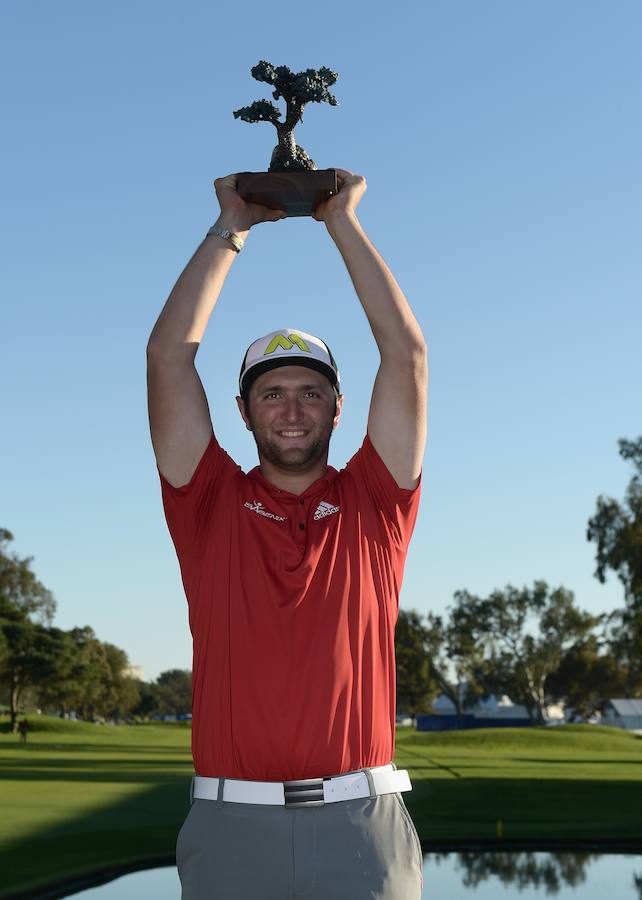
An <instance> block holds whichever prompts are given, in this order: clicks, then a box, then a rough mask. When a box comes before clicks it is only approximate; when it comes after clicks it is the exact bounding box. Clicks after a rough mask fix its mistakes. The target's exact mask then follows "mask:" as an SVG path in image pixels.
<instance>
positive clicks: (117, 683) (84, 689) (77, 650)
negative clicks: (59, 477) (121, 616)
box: [0, 528, 192, 732]
mask: <svg viewBox="0 0 642 900" xmlns="http://www.w3.org/2000/svg"><path fill="white" fill-rule="evenodd" d="M11 541H13V535H12V534H11V532H10V531H8V530H7V529H6V528H0V704H2V705H4V706H6V707H7V708H8V710H9V717H10V729H11V731H12V732H15V731H16V729H17V718H18V714H19V712H20V710H21V709H34V708H37V709H41V710H43V711H46V712H51V713H53V714H55V715H60V716H66V715H68V714H69V713H70V712H72V711H73V712H74V713H75V714H76V716H77V717H79V718H81V719H86V720H88V721H94V720H96V719H109V720H114V721H116V722H118V721H121V720H123V719H127V718H132V717H134V718H135V717H140V718H149V717H150V716H154V715H172V714H173V715H180V714H187V713H189V712H190V711H191V703H192V696H191V691H192V676H191V673H190V672H187V671H184V670H182V669H172V670H169V671H167V672H162V673H161V674H160V675H159V677H158V678H157V679H156V681H155V682H149V683H148V682H144V681H141V680H139V679H136V678H133V677H131V676H130V675H128V674H127V671H128V668H129V659H128V657H127V653H126V652H125V651H124V650H122V649H121V648H120V647H116V646H115V645H114V644H110V643H108V642H105V641H100V640H99V639H98V638H97V637H96V634H95V633H94V631H93V629H92V628H90V627H89V625H85V626H84V627H82V628H72V629H70V630H69V631H64V630H63V629H61V628H56V627H54V626H53V625H52V622H53V617H54V613H55V611H56V601H55V600H54V598H53V595H52V593H51V591H49V590H47V588H45V587H44V586H43V585H42V584H41V583H40V582H39V581H38V579H37V578H36V576H35V574H34V572H33V571H32V569H31V562H32V558H31V557H28V558H22V559H21V558H20V557H18V556H17V555H16V554H15V553H13V552H12V551H11V550H10V548H9V544H10V542H11Z"/></svg>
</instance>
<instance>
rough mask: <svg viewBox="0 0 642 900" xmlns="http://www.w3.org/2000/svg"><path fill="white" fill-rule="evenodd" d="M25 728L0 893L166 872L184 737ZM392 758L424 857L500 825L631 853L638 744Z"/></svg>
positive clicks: (186, 778) (149, 731)
mask: <svg viewBox="0 0 642 900" xmlns="http://www.w3.org/2000/svg"><path fill="white" fill-rule="evenodd" d="M2 721H3V720H2V719H0V723H1V722H2ZM29 721H30V724H33V727H32V730H31V732H30V734H29V739H28V743H27V744H26V745H22V744H20V743H19V740H18V736H17V735H11V734H9V733H8V730H7V726H6V719H5V720H4V722H5V724H4V726H3V725H2V724H0V778H1V779H2V782H3V783H2V785H1V786H0V792H1V796H2V813H3V814H2V816H0V872H1V873H2V885H3V890H4V891H6V892H8V891H10V890H14V891H15V890H17V889H18V888H19V887H20V888H22V887H27V886H36V885H43V884H49V883H51V882H53V881H56V880H57V879H60V878H63V877H68V876H73V875H78V874H81V873H86V872H91V871H92V870H96V869H99V868H102V867H105V866H108V865H117V864H128V863H133V862H136V861H140V860H150V861H151V860H159V859H162V858H165V859H166V860H168V861H169V860H171V858H172V857H173V854H174V849H175V844H176V836H177V833H178V830H179V828H180V826H181V823H182V821H183V819H184V818H185V815H186V814H187V810H188V791H189V782H190V777H191V774H192V771H193V769H192V761H191V754H190V738H191V731H190V728H189V725H187V724H183V723H177V724H173V723H171V724H170V723H166V724H162V725H155V724H149V725H139V726H97V725H89V724H86V723H80V722H64V721H61V720H60V719H54V718H49V717H46V716H42V717H38V718H36V717H33V716H32V717H29ZM396 749H397V753H396V756H395V762H396V764H397V766H398V767H399V768H406V769H408V770H409V772H410V778H411V780H412V783H413V790H412V791H411V792H409V793H406V794H404V800H405V801H406V804H407V806H408V808H409V810H410V813H411V815H412V817H413V819H414V821H415V824H416V825H417V830H418V832H419V834H420V836H421V838H422V841H423V842H424V844H425V846H426V848H428V847H429V846H430V844H431V843H436V842H438V841H447V840H452V841H457V840H460V841H463V840H469V841H470V840H481V841H483V840H488V839H494V838H496V835H497V822H498V821H501V823H502V831H503V839H504V840H505V841H506V842H507V844H508V843H509V842H510V841H511V840H517V839H521V840H531V841H533V842H537V841H550V840H554V839H559V840H566V841H569V840H577V841H582V840H589V839H593V840H597V841H608V840H609V839H610V840H613V839H620V840H629V841H630V840H636V839H637V840H641V839H642V816H641V815H640V809H642V739H640V738H638V737H636V736H634V735H630V734H626V733H625V732H623V731H621V730H619V729H613V728H598V727H594V726H564V727H561V728H554V729H549V728H531V729H501V730H500V729H487V730H486V729H485V730H476V731H464V732H448V733H445V734H428V733H418V732H415V731H414V730H413V729H411V728H398V729H397V748H396Z"/></svg>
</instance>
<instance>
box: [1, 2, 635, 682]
mask: <svg viewBox="0 0 642 900" xmlns="http://www.w3.org/2000/svg"><path fill="white" fill-rule="evenodd" d="M363 9H364V8H363V7H361V6H360V5H357V4H354V5H351V4H339V3H335V2H329V3H324V4H322V5H316V4H315V5H311V4H309V5H307V6H301V7H296V8H294V7H289V6H278V8H277V7H276V6H274V5H271V4H257V3H252V2H250V3H248V4H244V5H243V7H239V6H238V5H233V4H229V5H223V6H221V5H220V4H206V3H200V2H192V3H190V2H187V3H184V4H182V5H180V6H179V4H170V3H166V2H155V3H151V2H128V3H124V2H114V3H110V4H97V3H91V2H89V3H87V2H65V0H62V2H60V3H58V4H56V5H53V4H50V3H48V2H32V3H30V4H13V5H11V7H10V6H9V5H8V4H5V5H4V6H3V8H2V11H1V12H0V34H1V35H2V37H1V38H0V41H1V51H2V52H1V53H0V75H1V76H2V77H1V78H0V84H1V85H2V87H0V91H1V95H2V109H3V115H2V119H3V138H2V141H1V142H0V184H1V187H0V191H1V194H0V207H1V211H0V254H1V256H2V265H1V270H0V271H1V275H0V291H1V306H2V311H1V319H0V322H1V325H0V366H1V372H0V375H1V377H2V384H3V403H2V406H3V416H2V425H3V437H2V442H1V444H0V446H1V448H2V469H1V471H2V478H1V480H0V513H1V515H0V525H2V526H3V527H6V528H8V529H9V530H10V531H12V532H13V534H14V536H15V542H14V545H13V547H14V549H15V551H16V552H18V553H19V554H20V555H23V556H33V557H34V561H33V568H34V570H35V572H36V574H37V575H38V577H39V578H40V579H41V581H42V582H43V583H44V584H45V585H46V586H47V587H48V588H49V589H50V590H52V591H53V593H54V596H55V598H56V600H57V602H58V611H57V614H56V619H55V624H57V625H58V626H59V627H61V628H71V627H73V626H74V625H85V624H89V625H91V626H92V627H93V628H94V629H95V631H96V632H97V634H98V636H99V637H100V638H101V639H102V640H106V641H111V642H112V643H115V644H117V645H119V646H121V647H123V648H124V649H125V650H126V651H127V653H128V654H129V657H130V660H131V662H132V663H134V664H139V665H142V666H143V669H144V673H145V677H146V678H148V679H151V678H155V677H156V676H157V675H158V673H159V672H161V671H163V670H165V669H169V668H175V667H178V668H189V667H190V666H191V637H190V634H189V628H188V623H187V607H186V602H185V599H184V595H183V590H182V585H181V581H180V574H179V570H178V565H177V562H176V557H175V554H174V549H173V545H172V543H171V540H170V538H169V534H168V533H167V530H166V526H165V522H164V519H163V512H162V507H161V500H160V488H159V484H158V476H157V473H156V468H155V463H154V458H153V453H152V448H151V443H150V438H149V428H148V422H147V409H146V386H145V345H146V342H147V338H148V335H149V333H150V331H151V329H152V327H153V325H154V322H155V320H156V318H157V316H158V314H159V313H160V310H161V308H162V306H163V304H164V302H165V300H166V299H167V296H168V294H169V292H170V290H171V288H172V286H173V284H174V282H175V281H176V279H177V278H178V276H179V274H180V272H181V270H182V268H183V267H184V265H185V264H186V263H187V261H188V259H189V258H190V256H191V255H192V253H193V252H194V250H195V249H196V247H197V246H198V244H199V243H200V241H201V240H202V238H203V236H204V234H205V232H206V231H207V228H208V227H209V226H210V225H211V224H212V222H214V220H215V219H216V217H217V214H218V205H217V203H216V198H215V194H214V190H213V187H212V182H213V180H214V178H216V177H218V176H220V175H226V174H228V173H230V172H235V171H244V170H253V171H260V170H263V169H265V168H266V167H267V165H268V162H269V158H270V153H271V149H272V146H273V144H274V142H275V131H274V129H273V127H272V126H271V125H269V124H256V125H249V124H246V123H243V122H240V121H238V120H235V119H234V118H233V116H232V110H233V109H237V108H238V107H240V106H243V105H246V104H248V103H250V102H252V101H253V100H255V99H260V98H266V99H267V98H268V97H269V93H268V90H267V87H266V86H265V85H262V84H260V83H258V82H256V81H254V80H253V79H252V77H251V75H250V68H251V67H252V66H253V65H254V64H255V63H257V62H258V61H259V60H260V59H267V60H269V61H271V62H273V63H274V64H275V65H278V64H285V65H288V66H290V68H292V69H297V70H299V69H304V68H308V67H313V68H319V67H320V66H323V65H325V66H328V67H329V68H331V69H334V70H335V71H337V72H338V73H339V80H338V81H337V84H336V85H335V89H334V90H335V93H336V95H337V98H338V100H339V103H340V105H339V106H338V107H336V108H332V107H330V106H328V105H327V104H323V105H316V104H313V105H310V106H308V107H306V112H305V117H304V122H303V124H302V125H301V126H299V127H298V128H297V140H298V142H299V143H300V144H301V145H303V146H304V147H305V148H306V150H307V151H308V152H309V153H310V155H311V156H312V157H313V158H314V159H315V160H316V162H317V165H318V166H319V167H320V168H326V167H330V166H339V167H342V168H347V169H350V170H351V171H354V172H358V173H360V174H363V175H365V176H366V178H367V181H368V191H367V193H366V195H365V197H364V199H363V201H362V203H361V205H360V207H359V214H360V218H361V221H362V223H363V225H364V228H365V229H366V231H367V233H368V234H369V236H370V238H371V239H372V240H373V242H374V243H375V245H376V246H377V247H378V249H379V251H380V252H381V254H382V255H383V257H384V258H385V259H386V261H387V262H388V264H389V265H390V267H391V269H392V271H393V272H394V274H395V275H396V277H397V279H398V281H399V283H400V284H401V286H402V288H403V290H404V291H405V293H406V295H407V297H408V299H409V302H410V304H411V306H412V308H413V310H414V312H415V315H416V317H417V319H418V321H419V323H420V325H421V327H422V330H423V332H424V335H425V337H426V340H427V342H428V346H429V362H430V393H429V429H428V442H427V447H426V455H425V459H424V476H423V494H422V503H421V507H420V512H419V518H418V521H417V526H416V529H415V534H414V537H413V540H412V543H411V546H410V550H409V553H408V560H407V566H406V575H405V580H404V586H403V590H402V596H401V606H402V608H406V609H410V608H415V609H417V610H418V611H420V612H422V613H425V612H426V611H428V610H429V609H432V610H435V611H444V610H445V608H446V607H447V606H448V604H449V603H451V602H452V597H453V593H454V592H455V591H456V590H458V589H464V588H465V589H467V590H469V591H471V592H473V593H477V594H480V595H485V594H487V593H489V592H490V591H492V590H493V589H495V588H501V587H504V586H505V585H507V584H509V583H510V584H513V585H515V586H522V585H532V583H533V581H534V580H535V579H544V580H546V581H548V582H549V584H550V585H551V586H558V585H564V586H565V587H567V588H569V589H571V590H573V591H574V592H575V595H576V599H577V602H578V603H579V604H580V605H581V606H582V607H583V608H585V609H588V610H591V611H593V612H600V611H603V610H608V609H612V608H614V607H615V606H620V605H621V604H622V602H623V599H622V596H623V595H622V590H621V587H620V584H619V582H618V581H617V580H616V579H615V578H614V577H613V576H610V578H609V581H608V583H607V584H606V585H600V584H599V582H598V581H597V580H596V579H595V578H594V577H593V571H594V569H595V559H594V555H595V554H594V545H592V544H589V543H588V542H587V540H586V524H587V521H588V518H589V517H590V516H591V515H592V514H593V512H594V509H595V501H596V498H597V497H598V495H599V494H604V495H607V496H612V497H616V498H621V497H622V496H623V493H624V489H625V487H626V484H627V483H628V481H629V479H630V477H631V475H632V469H631V467H630V466H629V464H628V463H626V462H625V461H623V460H622V459H621V458H620V456H619V455H618V445H617V441H618V438H621V437H626V438H630V439H634V438H636V437H637V436H639V434H640V433H641V432H640V411H641V410H640V401H639V397H640V384H641V383H642V354H641V353H640V334H641V333H642V304H641V303H640V289H641V287H642V264H641V256H640V249H639V244H640V213H639V211H640V209H641V208H642V196H641V195H642V188H641V179H640V158H641V152H640V151H641V149H642V120H641V119H640V115H639V110H640V104H641V100H642V96H641V95H642V66H641V64H640V55H639V35H640V33H641V29H642V8H641V7H640V6H639V4H637V3H633V2H620V3H618V4H616V5H611V4H606V3H597V2H594V3H585V2H574V0H570V2H565V3H564V4H557V3H553V2H544V3H533V2H524V3H514V2H512V0H510V2H509V0H503V2H484V3H480V2H473V0H469V2H459V3H445V2H441V3H433V2H428V3H421V4H420V3H415V4H412V3H411V4H409V5H406V6H403V7H399V8H396V9H395V10H394V13H393V12H391V10H390V7H389V6H382V7H379V6H372V7H368V12H367V14H366V13H364V12H363V11H362V10H363ZM282 326H287V327H296V328H299V329H301V330H303V331H308V332H311V333H313V334H317V335H319V336H320V337H322V338H323V339H324V340H326V341H327V342H328V343H329V345H330V347H331V348H332V351H333V353H334V355H335V357H336V359H337V361H338V364H339V368H340V371H341V375H342V388H343V391H344V393H345V398H346V399H345V403H344V412H343V416H342V421H341V425H340V427H339V429H338V431H337V432H336V433H335V435H334V436H333V438H332V442H331V450H330V460H329V461H330V463H331V464H332V465H334V466H335V467H336V468H341V467H342V466H343V465H345V463H346V462H347V460H348V459H349V458H350V456H351V455H352V453H353V452H354V451H355V449H356V448H357V447H358V446H359V445H360V443H361V441H362V440H363V436H364V434H365V427H366V421H367V413H368V405H369V400H370V393H371V390H372V383H373V380H374V376H375V373H376V369H377V365H378V354H377V350H376V345H375V343H374V339H373V338H372V336H371V334H370V330H369V327H368V323H367V320H366V318H365V315H364V313H363V310H362V308H361V306H360V303H359V301H358V299H357V297H356V296H355V294H354V292H353V289H352V286H351V284H350V281H349V279H348V276H347V273H346V272H345V269H344V267H343V263H342V261H341V259H340V257H339V254H338V252H337V250H336V248H335V247H334V245H333V244H332V241H331V240H330V238H329V236H328V235H327V233H326V232H325V228H324V226H323V225H322V224H320V223H317V222H314V221H313V220H311V219H291V220H287V221H284V222H279V223H276V224H264V225H260V226H257V227H256V228H255V229H253V231H252V233H251V234H250V236H249V239H248V241H247V244H246V248H245V249H244V250H243V252H242V253H241V255H240V256H239V257H238V259H237V260H236V261H235V263H234V266H233V269H232V272H231V274H230V276H229V278H228V280H227V283H226V285H225V287H224V289H223V292H222V294H221V297H220V299H219V302H218V304H217V307H216V309H215V310H214V313H213V315H212V318H211V320H210V323H209V326H208V329H207V331H206V334H205V337H204V340H203V343H202V346H201V348H200V350H199V353H198V355H197V367H198V369H199V372H200V374H201V377H202V379H203V382H204V385H205V388H206V391H207V394H208V398H209V402H210V408H211V412H212V418H213V423H214V428H215V431H216V433H217V437H218V439H219V441H220V443H221V444H222V445H223V446H224V447H225V449H226V450H227V451H228V452H229V453H230V455H231V456H232V457H233V458H234V459H235V460H236V461H237V462H238V463H239V464H240V465H241V466H242V467H243V468H244V469H245V470H246V471H247V470H248V469H250V468H252V467H253V466H254V465H256V463H257V457H256V448H255V445H254V442H253V440H252V436H251V435H250V433H249V432H247V431H246V430H245V428H244V427H243V423H242V422H241V419H240V416H239V414H238V410H237V408H236V403H235V400H234V396H235V394H236V392H237V381H236V379H237V377H238V370H239V366H240V362H241V358H242V355H243V353H244V351H245V349H246V347H247V346H248V345H249V344H250V343H251V341H253V340H254V339H255V338H256V337H258V336H260V335H262V334H265V333H267V332H268V331H272V330H274V329H276V328H279V327H282Z"/></svg>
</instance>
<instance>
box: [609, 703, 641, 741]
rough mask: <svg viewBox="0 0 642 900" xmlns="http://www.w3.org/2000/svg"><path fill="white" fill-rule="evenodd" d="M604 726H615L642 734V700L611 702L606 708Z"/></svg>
mask: <svg viewBox="0 0 642 900" xmlns="http://www.w3.org/2000/svg"><path fill="white" fill-rule="evenodd" d="M602 725H613V726H615V727H616V728H625V729H626V730H627V731H635V732H639V733H640V734H642V699H636V700H609V702H608V703H607V704H606V706H605V707H604V715H603V716H602Z"/></svg>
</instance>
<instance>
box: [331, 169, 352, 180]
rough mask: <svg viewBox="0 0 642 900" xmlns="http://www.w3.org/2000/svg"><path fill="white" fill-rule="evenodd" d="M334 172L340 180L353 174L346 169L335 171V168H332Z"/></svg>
mask: <svg viewBox="0 0 642 900" xmlns="http://www.w3.org/2000/svg"><path fill="white" fill-rule="evenodd" d="M334 171H335V172H336V173H337V174H338V175H340V176H341V177H342V178H349V177H350V176H351V175H354V172H350V171H349V170H348V169H337V167H336V166H335V167H334Z"/></svg>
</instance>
